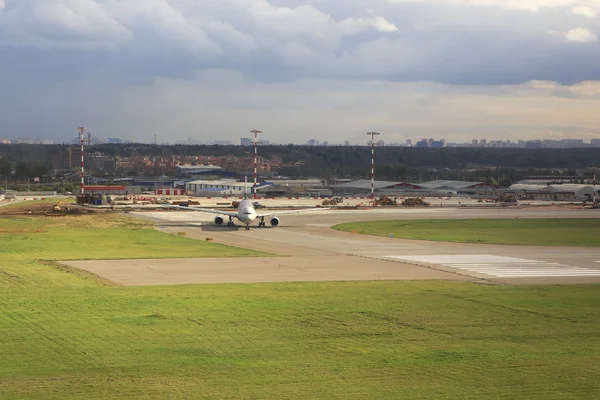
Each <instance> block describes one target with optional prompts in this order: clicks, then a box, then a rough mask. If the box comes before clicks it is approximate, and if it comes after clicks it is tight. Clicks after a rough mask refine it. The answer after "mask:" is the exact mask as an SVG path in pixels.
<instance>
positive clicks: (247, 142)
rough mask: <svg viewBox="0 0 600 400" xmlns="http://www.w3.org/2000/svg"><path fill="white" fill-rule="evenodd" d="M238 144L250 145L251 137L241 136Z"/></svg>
mask: <svg viewBox="0 0 600 400" xmlns="http://www.w3.org/2000/svg"><path fill="white" fill-rule="evenodd" d="M240 146H252V139H251V138H241V139H240Z"/></svg>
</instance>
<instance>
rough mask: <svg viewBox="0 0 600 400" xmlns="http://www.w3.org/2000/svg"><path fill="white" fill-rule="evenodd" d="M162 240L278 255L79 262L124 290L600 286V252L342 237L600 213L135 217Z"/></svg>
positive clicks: (512, 211)
mask: <svg viewBox="0 0 600 400" xmlns="http://www.w3.org/2000/svg"><path fill="white" fill-rule="evenodd" d="M132 215H135V216H137V217H140V218H145V219H152V220H154V221H156V222H157V229H159V230H161V231H164V232H166V233H171V234H177V233H182V232H185V235H186V236H188V237H191V238H195V239H199V240H205V239H207V238H211V239H212V240H213V241H215V242H218V243H223V244H228V245H233V246H238V247H244V248H248V249H253V250H260V251H267V252H270V253H275V254H277V255H279V257H266V258H262V257H261V258H251V257H248V258H242V259H240V258H233V259H232V258H219V259H187V260H183V259H170V260H119V261H76V262H65V264H67V265H70V266H73V267H77V268H82V269H86V270H88V271H90V272H93V273H96V274H98V275H101V276H103V277H105V278H108V279H111V280H113V281H115V282H118V283H121V284H124V285H155V284H181V283H223V282H281V281H319V280H376V279H382V280H383V279H386V280H391V279H402V280H409V279H447V280H466V281H473V282H482V283H484V282H485V283H492V284H528V283H531V284H538V283H556V284H559V283H560V284H564V283H600V249H593V248H568V247H533V246H507V245H481V244H458V243H443V242H428V241H416V240H404V239H396V238H385V237H373V236H366V235H357V234H352V233H345V232H338V231H335V230H333V229H331V226H332V225H334V224H338V223H342V222H351V221H371V220H387V219H424V218H439V219H444V218H454V219H456V218H458V219H460V218H515V217H518V218H598V217H600V211H597V210H583V209H581V210H551V209H507V208H485V209H471V208H441V209H435V208H430V209H418V208H416V209H407V208H399V209H368V210H324V211H317V212H314V213H305V214H291V215H284V216H282V217H280V219H281V225H280V226H279V227H276V228H272V227H269V226H267V227H266V228H258V227H253V228H252V229H251V230H250V231H246V230H245V229H244V228H243V227H242V226H236V227H226V226H225V227H222V226H215V225H214V223H213V222H212V221H213V218H214V215H211V214H206V213H201V212H192V211H167V212H137V213H132Z"/></svg>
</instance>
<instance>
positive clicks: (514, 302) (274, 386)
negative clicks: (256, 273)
mask: <svg viewBox="0 0 600 400" xmlns="http://www.w3.org/2000/svg"><path fill="white" fill-rule="evenodd" d="M599 302H600V292H599V291H598V288H597V287H594V286H571V287H558V286H555V287H525V286H522V287H521V286H519V287H485V286H477V285H472V284H456V283H449V282H437V283H432V282H411V283H408V282H354V283H302V284H252V285H205V286H178V287H148V288H126V287H105V288H97V287H96V288H86V289H82V288H64V289H62V290H61V291H60V292H56V291H52V290H42V289H33V290H24V291H9V292H5V291H3V292H2V293H1V294H0V304H1V307H2V312H1V313H0V338H1V339H0V359H1V360H2V362H1V363H0V393H2V396H1V397H2V399H3V400H7V399H65V398H68V399H109V398H110V399H123V398H143V399H179V398H194V399H196V398H198V399H202V398H217V399H225V398H228V399H230V398H244V399H249V398H255V399H299V398H310V399H391V398H410V399H491V398H493V399H515V398H521V399H523V398H526V399H596V398H598V396H600V311H599V309H598V304H599Z"/></svg>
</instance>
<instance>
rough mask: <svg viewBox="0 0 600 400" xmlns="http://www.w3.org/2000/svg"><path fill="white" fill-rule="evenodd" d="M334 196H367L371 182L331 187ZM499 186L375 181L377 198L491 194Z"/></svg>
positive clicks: (358, 181) (479, 183) (365, 181)
mask: <svg viewBox="0 0 600 400" xmlns="http://www.w3.org/2000/svg"><path fill="white" fill-rule="evenodd" d="M331 189H332V191H333V194H334V195H341V196H344V195H348V196H352V195H365V194H370V193H371V181H370V180H366V179H364V180H357V181H352V182H346V183H342V184H339V185H334V186H332V187H331ZM495 189H499V187H498V186H495V185H491V184H489V183H485V182H464V181H446V180H436V181H430V182H424V183H410V182H392V181H375V182H374V192H375V195H376V196H411V195H414V196H430V195H436V196H438V195H440V194H443V195H448V194H452V195H473V194H477V193H481V192H491V191H493V190H495Z"/></svg>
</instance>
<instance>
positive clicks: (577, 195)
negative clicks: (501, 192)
mask: <svg viewBox="0 0 600 400" xmlns="http://www.w3.org/2000/svg"><path fill="white" fill-rule="evenodd" d="M597 189H600V186H599V187H598V188H597ZM508 190H509V191H511V192H514V193H516V194H518V195H519V196H520V197H521V198H528V199H531V200H549V201H551V200H557V201H565V200H592V198H593V196H594V186H592V185H578V184H573V183H563V184H531V183H521V182H519V183H515V184H514V185H511V186H510V187H509V188H508ZM596 196H598V190H596Z"/></svg>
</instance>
